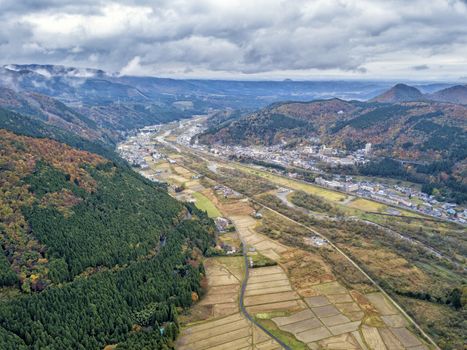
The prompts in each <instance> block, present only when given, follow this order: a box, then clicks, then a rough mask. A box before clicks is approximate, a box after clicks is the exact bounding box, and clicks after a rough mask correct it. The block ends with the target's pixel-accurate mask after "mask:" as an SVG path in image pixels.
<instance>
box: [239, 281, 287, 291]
mask: <svg viewBox="0 0 467 350" xmlns="http://www.w3.org/2000/svg"><path fill="white" fill-rule="evenodd" d="M282 286H290V283H289V281H288V280H286V279H281V280H277V281H266V282H254V283H250V281H248V286H247V287H246V288H247V290H257V289H265V288H274V287H282Z"/></svg>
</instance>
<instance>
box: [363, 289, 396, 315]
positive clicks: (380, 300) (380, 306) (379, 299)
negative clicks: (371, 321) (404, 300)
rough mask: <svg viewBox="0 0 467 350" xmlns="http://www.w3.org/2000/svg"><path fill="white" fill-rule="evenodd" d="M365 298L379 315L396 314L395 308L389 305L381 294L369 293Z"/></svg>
mask: <svg viewBox="0 0 467 350" xmlns="http://www.w3.org/2000/svg"><path fill="white" fill-rule="evenodd" d="M366 297H367V298H368V300H370V302H371V303H372V304H373V305H374V306H375V307H376V309H377V310H378V312H379V313H380V314H381V315H394V314H397V313H398V312H397V310H396V308H395V307H394V306H393V305H392V304H390V303H389V301H388V300H387V299H386V298H385V297H384V295H383V294H381V293H370V294H367V295H366Z"/></svg>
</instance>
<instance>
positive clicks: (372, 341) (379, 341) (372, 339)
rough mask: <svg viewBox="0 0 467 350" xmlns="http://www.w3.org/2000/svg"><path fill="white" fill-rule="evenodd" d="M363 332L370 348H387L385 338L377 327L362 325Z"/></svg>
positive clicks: (381, 349)
mask: <svg viewBox="0 0 467 350" xmlns="http://www.w3.org/2000/svg"><path fill="white" fill-rule="evenodd" d="M362 334H363V337H364V338H365V341H366V343H367V344H368V346H369V347H370V349H375V350H386V346H385V344H384V342H383V338H381V335H380V334H379V332H378V329H377V328H375V327H368V326H362Z"/></svg>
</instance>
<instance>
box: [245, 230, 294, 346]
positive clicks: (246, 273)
mask: <svg viewBox="0 0 467 350" xmlns="http://www.w3.org/2000/svg"><path fill="white" fill-rule="evenodd" d="M240 239H241V241H242V246H243V259H244V261H245V278H244V279H243V282H242V289H241V290H240V311H241V313H242V314H243V315H244V316H245V317H246V318H247V319H248V320H249V321H250V322H251V323H253V324H254V325H255V326H257V327H258V328H260V329H261V330H262V331H263V332H264V333H266V334H267V335H268V336H270V337H271V338H272V339H274V340H275V341H276V342H277V343H278V344H279V345H280V346H282V348H284V349H286V350H292V349H291V348H290V347H289V346H288V345H286V344H285V343H284V342H282V340H280V339H279V338H277V337H276V336H275V335H274V334H272V333H271V332H270V331H268V330H267V329H266V328H265V327H263V326H262V325H261V324H260V323H258V322H257V321H256V320H255V319H254V318H253V317H252V316H251V315H250V314H249V313H248V311H247V310H246V308H245V305H244V297H245V291H246V287H247V285H248V277H249V273H250V266H249V263H248V255H247V252H248V249H247V246H246V242H245V241H244V240H243V238H240Z"/></svg>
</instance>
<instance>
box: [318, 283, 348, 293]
mask: <svg viewBox="0 0 467 350" xmlns="http://www.w3.org/2000/svg"><path fill="white" fill-rule="evenodd" d="M313 289H314V290H315V291H317V292H318V293H319V294H324V295H328V294H345V293H347V289H346V288H345V287H344V286H342V285H341V284H340V283H339V282H337V281H334V282H329V283H323V284H319V285H316V286H313Z"/></svg>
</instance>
